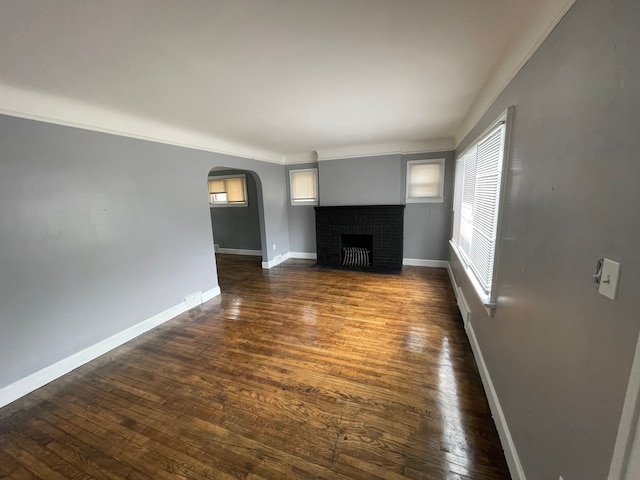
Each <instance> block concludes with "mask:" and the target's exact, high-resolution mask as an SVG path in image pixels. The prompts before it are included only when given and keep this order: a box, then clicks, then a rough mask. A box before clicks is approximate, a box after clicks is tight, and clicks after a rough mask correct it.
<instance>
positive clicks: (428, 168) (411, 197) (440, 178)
mask: <svg viewBox="0 0 640 480" xmlns="http://www.w3.org/2000/svg"><path fill="white" fill-rule="evenodd" d="M406 200H407V203H428V202H442V201H444V158H438V159H435V160H410V161H408V162H407V196H406Z"/></svg>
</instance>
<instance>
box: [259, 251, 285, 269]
mask: <svg viewBox="0 0 640 480" xmlns="http://www.w3.org/2000/svg"><path fill="white" fill-rule="evenodd" d="M290 256H291V254H290V253H289V252H287V253H285V254H282V255H276V257H275V258H273V259H272V260H269V261H268V262H262V268H266V269H269V268H273V267H275V266H276V265H280V264H281V263H282V262H284V261H285V260H289V258H290Z"/></svg>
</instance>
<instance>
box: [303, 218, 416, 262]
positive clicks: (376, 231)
mask: <svg viewBox="0 0 640 480" xmlns="http://www.w3.org/2000/svg"><path fill="white" fill-rule="evenodd" d="M315 210H316V245H317V252H318V260H317V264H318V265H321V266H329V267H335V268H351V269H357V270H366V271H375V272H400V271H401V270H402V245H403V229H404V205H358V206H337V207H315Z"/></svg>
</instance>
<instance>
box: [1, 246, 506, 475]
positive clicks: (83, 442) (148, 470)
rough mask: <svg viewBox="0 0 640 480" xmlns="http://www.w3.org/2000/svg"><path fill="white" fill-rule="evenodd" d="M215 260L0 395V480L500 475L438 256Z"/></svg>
mask: <svg viewBox="0 0 640 480" xmlns="http://www.w3.org/2000/svg"><path fill="white" fill-rule="evenodd" d="M217 261H218V267H219V276H220V286H221V288H222V291H223V294H222V296H221V297H218V298H217V299H214V300H212V301H210V302H208V303H207V304H205V305H203V306H202V307H199V308H196V309H193V310H191V311H190V312H187V313H185V314H183V315H181V316H180V317H178V318H177V319H174V320H172V321H170V322H167V323H165V324H163V325H162V326H160V327H158V328H156V329H155V330H153V331H151V332H148V333H147V334H145V335H143V336H141V337H138V338H137V339H135V340H133V341H131V342H129V343H128V344H126V345H124V346H122V347H120V348H118V349H116V350H114V351H112V352H110V353H109V354H107V355H104V356H103V357H101V358H99V359H97V360H96V361H94V362H91V363H89V364H87V365H85V366H83V367H81V368H79V369H77V370H75V371H74V372H72V373H70V374H68V375H66V376H65V377H63V378H61V379H59V380H57V381H55V382H52V383H51V384H49V385H47V386H45V387H43V388H41V389H40V390H38V391H36V392H33V393H32V394H30V395H28V396H26V397H24V398H22V399H20V400H18V401H16V402H14V403H13V404H11V405H9V406H7V407H5V408H3V409H0V478H11V479H32V478H42V479H70V478H71V479H85V478H98V479H131V480H134V479H176V478H183V479H212V478H213V479H367V480H371V479H393V480H401V479H437V480H441V479H459V480H471V479H475V480H487V479H491V480H500V479H508V478H510V477H509V474H508V470H507V466H506V463H505V460H504V456H503V453H502V450H501V447H500V443H499V440H498V436H497V433H496V430H495V426H494V424H493V420H492V418H491V415H490V412H489V408H488V405H487V401H486V398H485V396H484V392H483V389H482V385H481V382H480V378H479V375H478V372H477V369H476V366H475V363H474V361H473V357H472V354H471V350H470V347H469V344H468V342H467V339H466V336H465V334H464V330H463V328H462V322H461V319H460V316H459V314H458V312H457V309H456V306H455V299H454V296H453V292H452V290H451V287H450V284H449V280H448V277H447V273H446V271H445V270H444V269H428V268H419V267H405V268H404V270H403V273H402V274H401V275H381V274H371V273H361V272H348V271H334V270H326V269H321V268H315V267H312V265H313V262H312V261H307V260H288V261H287V262H285V263H284V264H282V265H280V266H278V267H275V268H273V269H271V270H262V269H261V268H260V259H259V258H257V257H241V256H224V255H220V256H218V258H217Z"/></svg>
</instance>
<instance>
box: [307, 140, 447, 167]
mask: <svg viewBox="0 0 640 480" xmlns="http://www.w3.org/2000/svg"><path fill="white" fill-rule="evenodd" d="M454 147H455V143H454V141H453V139H452V138H436V139H433V140H424V141H420V142H404V143H403V142H394V143H381V144H370V145H351V146H346V147H338V148H323V149H320V150H316V152H317V154H318V161H319V162H323V161H327V160H342V159H345V158H360V157H377V156H380V155H394V154H395V155H397V154H403V155H408V154H413V153H434V152H438V153H440V152H449V151H452V150H453V149H454Z"/></svg>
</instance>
